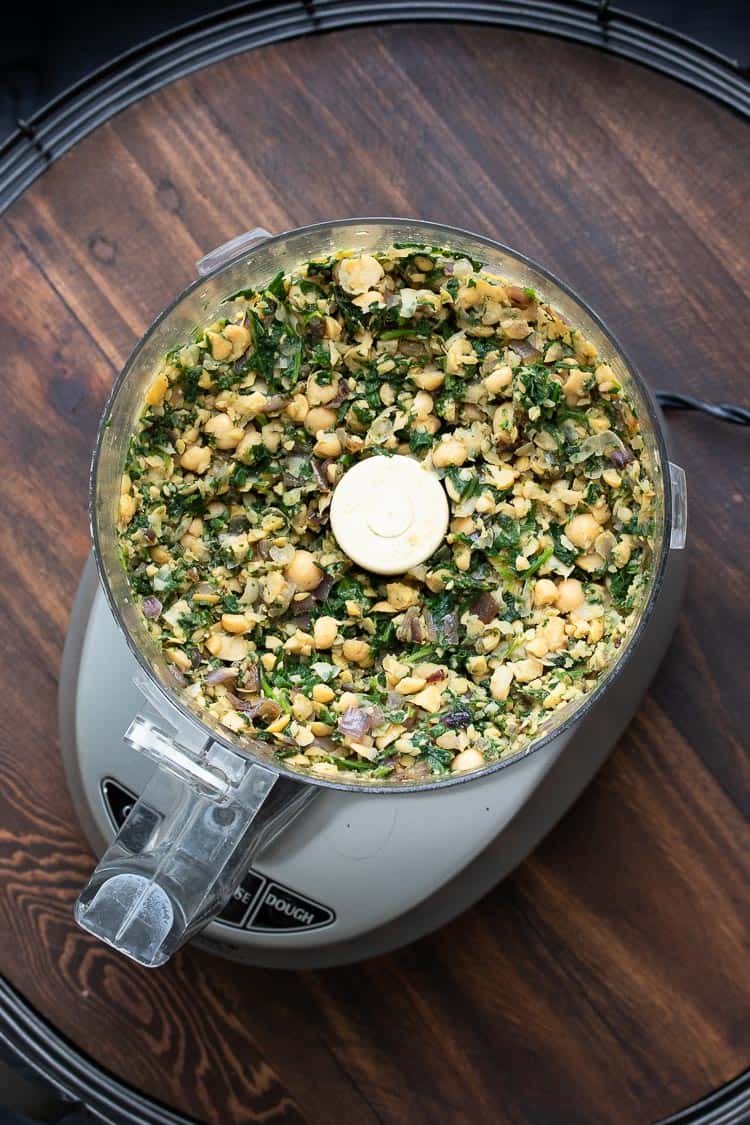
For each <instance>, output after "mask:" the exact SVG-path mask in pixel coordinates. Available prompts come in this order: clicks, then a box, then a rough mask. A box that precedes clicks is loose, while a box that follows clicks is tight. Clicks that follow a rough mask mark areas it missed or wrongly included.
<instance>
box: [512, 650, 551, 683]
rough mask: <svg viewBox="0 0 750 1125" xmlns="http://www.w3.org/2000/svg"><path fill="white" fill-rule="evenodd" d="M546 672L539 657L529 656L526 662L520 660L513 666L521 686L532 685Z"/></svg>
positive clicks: (514, 673)
mask: <svg viewBox="0 0 750 1125" xmlns="http://www.w3.org/2000/svg"><path fill="white" fill-rule="evenodd" d="M543 672H544V665H543V664H542V662H541V660H540V659H539V658H538V657H537V656H529V657H527V659H526V660H519V661H517V663H515V664H514V665H513V675H514V676H515V678H516V679H517V680H518V682H519V683H521V684H530V683H531V682H532V680H538V679H539V677H540V676H541V675H542V673H543Z"/></svg>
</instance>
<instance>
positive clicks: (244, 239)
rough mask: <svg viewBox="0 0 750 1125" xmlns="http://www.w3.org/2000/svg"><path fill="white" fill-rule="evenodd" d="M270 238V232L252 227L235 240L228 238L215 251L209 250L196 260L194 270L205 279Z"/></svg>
mask: <svg viewBox="0 0 750 1125" xmlns="http://www.w3.org/2000/svg"><path fill="white" fill-rule="evenodd" d="M270 237H271V235H270V232H269V231H267V230H264V228H263V227H254V228H253V229H252V230H247V231H245V233H244V234H238V235H237V237H236V238H230V239H229V242H222V244H221V246H217V247H216V249H215V250H209V252H208V253H207V254H204V255H203V257H202V258H199V259H198V261H197V262H196V263H195V268H196V270H197V271H198V273H199V274H200V276H201V277H205V276H206V274H209V273H213V272H214V270H217V269H218V268H219V267H220V266H225V265H226V264H227V262H231V261H232V259H233V258H239V257H240V256H241V255H242V254H244V253H245V252H246V251H247V250H252V248H253V247H254V246H259V245H260V244H261V242H265V241H266V239H267V238H270Z"/></svg>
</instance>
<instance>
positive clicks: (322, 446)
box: [313, 433, 341, 458]
mask: <svg viewBox="0 0 750 1125" xmlns="http://www.w3.org/2000/svg"><path fill="white" fill-rule="evenodd" d="M313 453H314V454H315V456H316V457H334V458H335V457H340V456H341V442H340V441H339V439H338V438H337V436H336V434H335V433H331V434H325V433H322V434H321V435H320V437H319V438H318V440H317V441H316V442H315V445H314V446H313Z"/></svg>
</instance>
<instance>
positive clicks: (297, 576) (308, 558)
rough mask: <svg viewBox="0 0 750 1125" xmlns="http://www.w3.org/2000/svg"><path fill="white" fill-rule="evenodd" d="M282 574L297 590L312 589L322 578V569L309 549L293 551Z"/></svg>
mask: <svg viewBox="0 0 750 1125" xmlns="http://www.w3.org/2000/svg"><path fill="white" fill-rule="evenodd" d="M284 574H285V575H286V578H287V580H288V581H289V582H293V583H294V585H295V586H296V587H297V589H298V590H314V589H315V587H316V586H319V585H320V583H321V581H322V579H323V571H322V570H321V569H320V567H319V566H318V565H317V564H316V562H315V556H314V555H313V554H311V553H310V551H295V552H294V558H293V559H292V561H291V562H290V563H288V564H287V567H286V569H285V571H284Z"/></svg>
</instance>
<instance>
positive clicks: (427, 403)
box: [412, 391, 435, 421]
mask: <svg viewBox="0 0 750 1125" xmlns="http://www.w3.org/2000/svg"><path fill="white" fill-rule="evenodd" d="M434 405H435V403H434V401H433V398H432V395H428V394H427V391H417V393H416V394H415V396H414V402H413V403H412V410H413V411H414V413H415V414H416V416H417V418H419V420H420V421H422V420H424V419H425V418H427V417H428V415H430V414H432V408H433V406H434Z"/></svg>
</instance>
